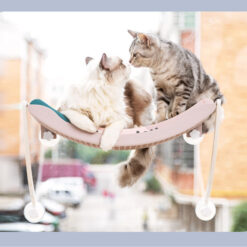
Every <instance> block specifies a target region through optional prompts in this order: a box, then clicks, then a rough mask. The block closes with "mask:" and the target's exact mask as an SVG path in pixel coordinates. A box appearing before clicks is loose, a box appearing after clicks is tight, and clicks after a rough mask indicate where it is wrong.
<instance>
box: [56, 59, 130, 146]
mask: <svg viewBox="0 0 247 247" xmlns="http://www.w3.org/2000/svg"><path fill="white" fill-rule="evenodd" d="M117 59H118V58H111V60H110V63H111V64H112V65H113V66H114V63H116V62H117ZM104 73H105V72H104V70H102V69H101V68H100V67H99V62H98V61H95V60H92V61H90V62H89V64H88V65H87V67H86V71H85V74H84V77H83V81H82V83H81V84H74V85H72V86H71V87H70V88H69V90H68V93H67V95H66V97H65V99H64V100H63V101H62V103H61V107H60V111H61V112H62V113H63V114H64V115H66V116H67V117H68V118H69V120H70V121H71V122H72V124H74V125H75V126H77V127H78V128H80V129H82V130H84V131H87V132H91V133H93V132H95V131H96V130H97V129H98V128H99V127H105V131H104V133H103V136H102V139H101V148H102V149H103V150H105V151H108V150H110V149H112V147H113V146H114V145H115V143H116V141H117V139H118V137H119V134H120V132H121V130H122V129H123V128H126V127H128V126H130V125H131V124H132V119H131V118H130V117H129V116H128V115H127V113H126V105H125V102H124V86H125V84H126V82H127V80H128V78H129V74H130V69H129V67H126V69H125V70H122V71H116V72H114V73H115V74H114V78H113V79H114V80H113V81H112V82H108V81H107V80H106V78H105V76H104ZM81 110H83V111H88V112H90V114H91V116H92V119H93V121H92V120H90V119H89V118H88V117H87V116H86V115H83V114H81V113H80V111H81Z"/></svg>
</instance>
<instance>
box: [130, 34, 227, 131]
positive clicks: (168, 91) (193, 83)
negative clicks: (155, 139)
mask: <svg viewBox="0 0 247 247" xmlns="http://www.w3.org/2000/svg"><path fill="white" fill-rule="evenodd" d="M129 33H130V34H131V35H132V37H133V38H134V40H133V42H132V44H131V46H130V50H129V51H130V55H131V58H130V63H131V64H132V65H133V66H135V67H148V68H150V72H151V76H152V79H153V81H154V83H155V87H156V89H157V121H163V120H165V119H167V118H171V117H174V116H176V115H177V114H179V113H181V112H183V111H185V110H186V109H188V108H190V107H191V106H193V105H194V104H196V103H197V102H198V101H200V100H201V99H203V98H210V99H212V100H213V101H216V100H217V99H221V102H222V103H223V102H224V97H223V95H222V93H221V92H220V89H219V86H218V84H217V82H216V80H215V79H213V78H212V77H211V76H209V75H208V74H206V72H205V71H204V69H203V67H202V65H201V63H200V61H199V60H198V58H197V57H196V56H195V55H194V54H193V53H191V52H190V51H188V50H186V49H184V48H183V47H181V46H179V45H177V44H175V43H173V42H170V41H165V40H161V39H160V38H159V37H157V36H156V35H153V34H143V33H137V32H133V31H129ZM214 120H215V113H214V114H212V115H211V116H210V117H209V118H208V119H207V120H206V121H205V122H204V123H203V124H202V132H203V133H207V132H208V131H209V130H211V129H212V128H213V124H214Z"/></svg>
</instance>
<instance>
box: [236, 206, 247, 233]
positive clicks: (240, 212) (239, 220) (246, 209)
mask: <svg viewBox="0 0 247 247" xmlns="http://www.w3.org/2000/svg"><path fill="white" fill-rule="evenodd" d="M232 231H233V232H245V231H247V201H246V202H242V203H240V204H239V205H238V206H236V207H235V208H234V209H233V226H232Z"/></svg>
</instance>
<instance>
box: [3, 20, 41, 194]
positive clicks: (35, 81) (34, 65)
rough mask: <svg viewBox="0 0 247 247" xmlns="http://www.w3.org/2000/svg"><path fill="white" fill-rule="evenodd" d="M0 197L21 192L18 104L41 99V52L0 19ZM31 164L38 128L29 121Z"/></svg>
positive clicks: (22, 155) (22, 156)
mask: <svg viewBox="0 0 247 247" xmlns="http://www.w3.org/2000/svg"><path fill="white" fill-rule="evenodd" d="M0 40H1V45H0V119H1V121H0V166H1V173H0V193H3V194H9V193H14V194H15V193H21V192H22V190H23V181H24V179H23V176H25V173H24V172H23V170H24V168H23V167H24V165H25V162H24V150H23V119H22V114H21V111H20V106H21V105H20V103H21V102H22V101H24V100H26V101H30V100H31V99H33V98H37V97H41V94H42V83H43V77H42V63H43V52H42V51H41V50H40V49H39V48H38V47H37V44H35V42H33V41H32V40H28V39H25V38H24V37H23V35H22V34H21V33H20V32H19V31H18V30H17V29H16V28H15V27H14V26H13V25H11V24H9V23H8V22H6V21H4V20H3V19H0ZM29 124H30V126H29V136H30V142H31V145H30V146H31V153H32V162H33V163H37V160H38V156H39V150H40V146H39V142H38V131H39V126H38V124H37V123H36V122H35V121H34V120H33V119H31V118H29Z"/></svg>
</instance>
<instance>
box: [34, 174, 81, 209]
mask: <svg viewBox="0 0 247 247" xmlns="http://www.w3.org/2000/svg"><path fill="white" fill-rule="evenodd" d="M37 191H38V196H39V197H42V196H46V197H48V198H50V199H52V200H54V201H57V202H59V203H62V204H64V205H67V206H72V207H78V206H79V205H80V204H81V202H82V200H83V197H84V196H85V195H86V188H85V185H84V182H83V179H82V178H80V177H62V178H50V179H48V180H47V181H45V182H42V183H40V184H39V186H38V189H37Z"/></svg>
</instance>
